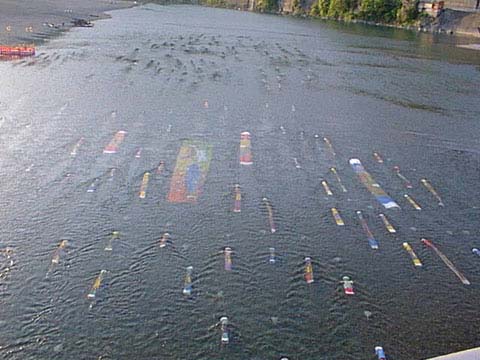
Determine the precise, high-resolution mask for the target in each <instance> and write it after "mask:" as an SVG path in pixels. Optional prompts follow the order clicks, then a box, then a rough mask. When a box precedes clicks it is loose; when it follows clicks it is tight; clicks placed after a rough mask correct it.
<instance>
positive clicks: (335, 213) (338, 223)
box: [332, 208, 345, 226]
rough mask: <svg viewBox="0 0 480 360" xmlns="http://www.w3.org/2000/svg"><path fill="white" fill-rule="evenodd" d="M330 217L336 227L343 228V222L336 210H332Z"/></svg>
mask: <svg viewBox="0 0 480 360" xmlns="http://www.w3.org/2000/svg"><path fill="white" fill-rule="evenodd" d="M332 215H333V218H334V219H335V222H336V223H337V225H338V226H344V225H345V222H344V221H343V219H342V217H341V216H340V214H339V212H338V210H337V209H336V208H332Z"/></svg>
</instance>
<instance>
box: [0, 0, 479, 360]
mask: <svg viewBox="0 0 480 360" xmlns="http://www.w3.org/2000/svg"><path fill="white" fill-rule="evenodd" d="M479 59H480V58H479V56H478V52H475V51H471V50H464V49H459V48H456V47H455V44H454V43H453V42H452V41H451V40H449V39H448V38H442V37H440V38H435V37H432V36H431V35H417V34H413V33H409V32H405V31H400V30H391V29H387V30H385V29H383V30H380V29H378V28H372V27H365V26H359V25H344V24H338V23H326V22H319V21H308V20H301V19H294V18H283V17H277V16H268V15H261V14H252V13H244V12H237V11H231V10H221V9H211V8H202V7H190V6H165V7H161V6H155V5H148V6H144V7H138V8H133V9H128V10H121V11H115V12H112V19H107V20H102V21H98V22H96V23H95V27H94V28H93V29H74V30H72V31H71V32H69V33H67V34H65V35H64V36H63V37H61V38H57V39H55V40H53V41H51V42H50V43H48V44H47V45H45V46H42V47H41V48H39V49H38V55H37V56H36V57H35V58H34V59H28V60H21V61H16V62H13V63H12V62H3V63H0V78H1V82H2V89H3V91H2V92H1V93H0V121H1V123H0V126H1V130H2V131H1V133H0V147H1V156H0V174H1V176H2V181H1V183H0V191H1V197H0V201H1V204H0V208H1V217H0V225H1V229H2V232H1V238H0V245H1V246H2V254H1V256H0V260H1V261H2V263H1V264H0V270H1V279H0V280H1V282H0V289H1V292H0V301H1V306H0V323H1V325H2V331H1V332H0V354H1V357H2V358H4V359H279V358H280V357H281V356H288V357H289V358H290V359H373V358H375V354H374V347H375V346H378V345H380V346H383V347H384V349H385V351H386V353H387V357H388V358H389V359H424V358H427V357H431V356H436V355H441V354H444V353H448V352H453V351H458V350H462V349H466V348H469V347H474V346H480V337H479V336H478V335H479V334H478V321H479V316H478V304H479V303H478V299H479V298H480V285H479V284H480V258H479V257H478V256H476V255H474V254H473V253H472V251H471V249H472V248H473V247H480V240H479V235H480V231H479V226H478V225H479V222H478V219H479V215H480V210H479V206H480V201H479V200H480V195H479V194H480V183H479V182H478V177H479V165H480V144H479V142H478V135H479V134H480V123H479V114H480V102H479V98H480V87H479V86H478V84H479V83H480V72H479V66H480V60H479ZM119 130H124V131H127V132H128V133H127V135H126V136H125V139H124V141H123V142H122V143H121V144H120V146H119V147H118V152H117V153H116V154H104V153H103V151H102V150H103V149H104V148H105V146H106V145H107V144H108V143H109V142H110V141H111V139H112V137H113V136H114V134H115V133H116V132H117V131H119ZM243 131H249V132H250V133H251V150H252V155H253V164H252V165H240V163H239V145H240V133H241V132H243ZM324 137H326V138H327V139H328V140H329V141H330V143H331V146H332V148H330V147H329V146H328V144H327V143H326V142H325V141H324V140H323V138H324ZM82 138H83V139H82ZM188 140H192V141H193V144H197V145H195V146H196V148H193V147H191V148H190V149H189V151H191V152H192V151H193V152H194V150H195V149H197V150H198V148H199V147H202V146H203V149H209V151H211V152H209V151H203V152H202V154H203V156H204V159H203V160H205V161H204V162H203V163H204V164H206V165H208V164H209V167H208V169H206V168H205V167H201V169H200V170H201V173H200V177H199V174H198V173H190V175H188V176H191V178H190V181H193V183H194V186H193V188H194V189H193V191H194V192H196V193H195V194H194V195H196V197H188V198H187V200H188V201H189V202H186V203H181V202H170V201H168V200H169V199H170V200H171V198H170V197H168V194H169V191H170V187H171V179H172V177H173V176H174V175H175V164H176V161H177V156H178V154H179V151H180V148H181V146H182V144H184V145H185V144H187V145H188V144H189V143H188ZM184 141H187V142H184ZM190 144H192V143H190ZM74 148H75V151H73V149H74ZM139 148H141V154H138V155H139V157H136V156H135V155H136V154H137V153H138V152H139ZM192 149H193V150H192ZM187 150H188V149H187ZM332 150H333V151H332ZM72 151H73V155H72V154H71V153H72ZM373 152H377V153H378V154H379V155H380V156H381V157H382V158H383V160H384V161H383V163H379V162H378V161H377V160H376V159H375V158H374V156H373ZM187 153H188V151H187ZM182 154H183V155H185V154H184V153H183V152H182ZM183 155H182V156H183ZM208 157H210V158H211V161H210V162H208V160H209V159H208ZM187 158H188V155H187ZM351 158H358V159H360V160H361V161H362V163H363V165H364V167H365V168H366V170H367V171H368V172H369V173H370V174H371V175H372V176H373V178H374V179H375V180H376V181H377V182H378V183H380V185H381V186H382V188H383V189H384V190H385V191H386V192H387V193H388V194H389V195H391V196H392V198H393V199H395V200H396V201H397V203H398V204H399V205H400V207H401V208H400V209H388V210H386V209H383V207H382V206H381V205H380V204H379V203H377V202H376V201H375V198H374V197H373V196H372V194H370V192H369V191H368V190H367V188H366V187H365V186H363V185H362V183H361V182H360V181H359V178H358V177H357V176H356V175H355V173H354V172H353V170H352V168H351V167H350V165H349V162H348V161H349V159H351ZM182 159H183V157H181V158H179V160H182ZM187 160H188V159H187ZM160 161H163V162H164V169H163V171H162V172H161V173H160V174H157V173H156V171H155V169H156V168H157V166H158V164H159V162H160ZM333 166H334V167H335V168H336V170H337V173H338V175H339V177H340V178H341V180H342V182H343V185H344V187H345V189H346V190H347V192H343V191H342V188H341V187H340V185H339V182H338V181H337V179H336V177H335V176H334V174H333V173H332V171H331V170H330V168H331V167H333ZM394 166H399V168H400V172H401V174H402V175H403V176H405V177H406V178H408V179H409V180H410V181H411V183H412V185H413V188H412V189H407V188H406V187H405V183H404V181H403V180H402V179H401V178H400V177H399V176H398V175H397V174H396V173H395V172H394V171H393V167H394ZM112 169H115V170H112ZM197 170H198V168H197ZM146 171H150V172H151V173H152V174H151V176H150V178H149V182H148V188H147V189H146V196H145V199H141V198H139V189H140V186H141V183H142V177H143V174H144V173H145V172H146ZM192 174H193V175H192ZM177 175H178V173H177ZM181 175H182V174H180V179H181ZM192 176H193V178H192ZM202 176H203V177H202ZM422 178H427V179H428V180H429V181H430V183H431V184H432V185H433V186H434V187H435V189H436V190H437V191H438V193H439V195H440V196H441V198H442V201H443V203H444V204H445V206H444V207H440V206H438V200H437V199H436V198H435V197H434V196H433V195H432V194H431V193H430V192H429V191H428V190H427V189H426V188H425V187H424V186H423V185H422V184H421V183H420V179H422ZM192 179H193V180H192ZM195 180H198V181H199V182H198V184H197V183H195ZM322 180H325V181H327V182H328V184H329V186H330V189H331V191H332V193H333V195H332V196H329V195H327V194H326V192H325V191H324V189H323V186H322V185H321V181H322ZM202 181H204V184H203V186H201V183H202ZM92 183H94V186H93V187H92V186H91V184H92ZM235 184H239V185H240V188H241V193H242V203H241V207H242V208H241V212H239V213H237V212H233V211H232V209H233V206H234V185H235ZM195 185H198V186H195ZM89 189H90V190H94V191H90V192H89V191H88V190H89ZM197 190H198V191H197ZM405 193H408V194H410V196H411V197H412V198H413V199H415V200H416V201H417V202H418V203H419V204H420V206H421V207H422V210H415V209H414V208H413V207H412V206H411V204H410V203H409V202H408V201H406V199H405V198H404V196H403V195H404V194H405ZM264 197H267V198H268V200H269V204H270V207H269V206H267V205H266V202H264V201H263V200H262V199H263V198H264ZM195 200H196V201H195ZM332 207H336V208H337V209H338V211H339V212H340V214H341V216H342V218H343V220H344V222H345V226H343V227H342V226H337V225H336V224H335V222H334V220H333V218H332V215H331V208H332ZM269 209H270V210H271V212H272V215H273V218H272V219H273V221H274V222H275V225H276V229H277V231H276V232H275V233H272V232H271V231H270V225H269ZM357 210H361V211H362V212H363V216H364V218H365V219H366V221H367V222H368V224H369V227H370V230H371V231H372V232H373V234H374V235H375V237H376V239H377V240H378V242H379V249H378V250H373V249H371V248H370V247H369V243H368V241H367V236H366V234H365V232H364V231H363V229H362V226H361V223H360V221H359V219H358V217H357V215H356V211H357ZM382 212H383V213H385V214H386V216H387V217H388V219H389V220H390V222H391V223H392V224H393V225H394V226H395V228H396V230H397V232H396V233H394V234H390V233H388V232H387V231H386V229H385V227H384V225H383V223H382V220H381V219H380V218H379V217H378V214H379V213H382ZM113 231H119V237H118V238H116V239H114V240H111V236H112V235H111V234H112V232H113ZM165 232H168V233H169V234H170V240H169V241H168V242H167V244H166V246H165V247H160V246H159V239H160V238H161V236H162V234H163V233H165ZM422 237H425V238H428V239H430V240H432V241H433V242H434V244H436V245H437V247H438V248H439V249H440V250H441V251H442V252H443V253H444V254H445V255H446V256H447V257H448V258H449V259H450V260H451V261H452V262H453V263H454V264H455V265H456V266H457V267H458V269H459V270H460V271H461V272H462V273H463V274H464V275H465V276H466V277H467V278H468V279H469V280H470V282H471V285H464V284H462V283H461V282H460V280H459V279H458V278H457V277H456V276H455V274H454V273H453V272H451V271H450V270H449V269H448V267H447V266H446V265H445V264H444V263H443V262H442V260H441V259H440V258H439V257H438V256H437V254H436V253H435V252H434V251H433V250H432V249H430V248H428V247H427V246H425V245H423V244H422V243H421V241H420V239H421V238H422ZM64 239H65V240H67V241H68V243H67V245H66V247H65V249H64V250H60V251H58V246H59V244H60V242H61V241H62V240H64ZM110 241H111V245H112V249H113V250H112V251H105V250H104V249H105V247H106V246H107V245H108V244H109V242H110ZM405 241H408V242H409V243H410V245H411V246H412V248H413V250H414V251H415V252H416V254H417V255H418V257H419V258H420V259H421V260H422V262H423V267H421V268H416V267H414V265H413V263H412V261H411V259H410V257H409V254H408V253H407V252H406V251H405V250H404V249H403V247H402V243H403V242H405ZM227 246H228V247H231V248H232V250H233V253H232V263H233V265H232V270H231V271H226V270H225V269H224V255H223V249H224V248H225V247H227ZM271 247H273V248H275V255H276V261H275V263H274V264H271V263H270V262H269V254H270V250H269V248H271ZM7 248H8V249H9V251H7ZM55 254H58V255H59V261H58V264H57V263H52V259H54V257H55ZM305 257H311V259H312V266H313V276H314V279H315V281H314V282H313V283H312V284H307V283H306V281H305V279H304V274H303V272H304V258H305ZM187 266H193V272H192V279H193V291H192V294H191V296H185V295H183V294H182V289H183V286H184V276H185V273H186V267H187ZM102 269H103V270H107V272H106V274H105V276H104V279H103V281H102V283H101V286H100V287H99V289H98V291H97V293H96V298H95V300H92V299H88V298H87V294H88V293H89V291H90V289H91V287H92V285H93V283H94V280H95V278H96V277H97V276H98V275H99V273H100V270H102ZM345 275H348V276H350V277H351V278H352V279H353V280H354V287H355V291H356V294H355V295H354V296H347V295H345V294H344V293H343V290H342V284H341V283H340V281H341V279H342V276H345ZM366 314H367V315H368V316H367V315H366ZM222 316H227V317H228V319H229V324H228V331H229V335H230V343H229V344H228V345H222V344H221V341H220V338H221V329H220V326H219V325H218V322H219V318H220V317H222Z"/></svg>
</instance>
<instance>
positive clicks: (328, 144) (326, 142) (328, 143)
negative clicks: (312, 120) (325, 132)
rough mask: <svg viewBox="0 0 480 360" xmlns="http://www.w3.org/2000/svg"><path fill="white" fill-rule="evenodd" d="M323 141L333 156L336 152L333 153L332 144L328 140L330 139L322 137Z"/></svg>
mask: <svg viewBox="0 0 480 360" xmlns="http://www.w3.org/2000/svg"><path fill="white" fill-rule="evenodd" d="M323 141H325V144H327V147H328V150H330V153H331V154H332V155H333V156H334V157H335V156H336V155H337V154H335V150H333V145H332V143H331V142H330V140H329V139H328V138H326V137H324V138H323Z"/></svg>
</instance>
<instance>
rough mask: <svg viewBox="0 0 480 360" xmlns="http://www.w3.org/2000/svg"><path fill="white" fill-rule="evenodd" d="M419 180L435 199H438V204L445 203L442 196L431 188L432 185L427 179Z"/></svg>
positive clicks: (442, 204)
mask: <svg viewBox="0 0 480 360" xmlns="http://www.w3.org/2000/svg"><path fill="white" fill-rule="evenodd" d="M420 182H421V183H422V184H423V186H425V187H426V188H427V190H428V191H430V193H431V194H432V195H433V196H434V197H435V199H437V200H438V206H442V207H443V206H445V204H444V203H443V201H442V198H441V197H440V195H438V192H437V191H436V190H435V189H434V188H433V186H432V185H431V184H430V183H429V182H428V180H427V179H422V180H420Z"/></svg>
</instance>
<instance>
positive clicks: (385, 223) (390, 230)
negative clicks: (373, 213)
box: [378, 214, 397, 234]
mask: <svg viewBox="0 0 480 360" xmlns="http://www.w3.org/2000/svg"><path fill="white" fill-rule="evenodd" d="M378 216H380V219H382V221H383V225H385V227H386V228H387V230H388V232H389V233H392V234H393V233H396V232H397V230H395V228H394V227H393V225H392V224H391V223H390V221H388V219H387V217H386V216H385V215H384V214H378Z"/></svg>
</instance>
